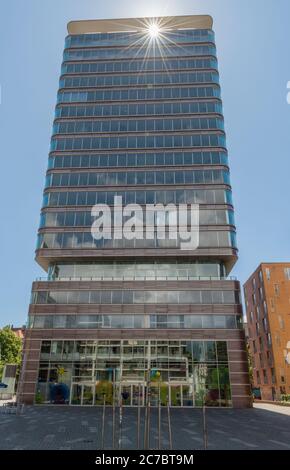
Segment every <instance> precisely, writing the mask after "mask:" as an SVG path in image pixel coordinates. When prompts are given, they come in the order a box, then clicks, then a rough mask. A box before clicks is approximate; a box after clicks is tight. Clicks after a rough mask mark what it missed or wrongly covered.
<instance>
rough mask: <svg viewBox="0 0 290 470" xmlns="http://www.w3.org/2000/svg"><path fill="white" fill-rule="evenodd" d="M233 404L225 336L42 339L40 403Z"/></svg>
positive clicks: (37, 397) (129, 404) (39, 382)
mask: <svg viewBox="0 0 290 470" xmlns="http://www.w3.org/2000/svg"><path fill="white" fill-rule="evenodd" d="M147 398H148V399H149V401H150V404H151V406H158V404H159V402H160V404H161V405H162V406H166V405H167V404H168V403H169V405H170V406H202V405H203V403H205V405H206V406H231V391H230V381H229V369H228V357H227V343H226V342H225V341H185V340H178V341H168V340H167V341H159V340H150V341H149V340H116V341H114V340H98V341H91V340H90V341H86V340H82V341H70V340H64V341H62V340H58V341H50V340H48V341H47V340H44V341H42V347H41V358H40V364H39V377H38V383H37V387H36V397H35V401H36V403H53V404H70V405H102V404H103V403H104V402H105V403H106V404H107V405H112V404H113V402H114V403H115V404H116V405H118V404H119V403H120V400H122V403H123V405H128V406H138V405H140V406H143V405H144V404H145V403H146V400H147Z"/></svg>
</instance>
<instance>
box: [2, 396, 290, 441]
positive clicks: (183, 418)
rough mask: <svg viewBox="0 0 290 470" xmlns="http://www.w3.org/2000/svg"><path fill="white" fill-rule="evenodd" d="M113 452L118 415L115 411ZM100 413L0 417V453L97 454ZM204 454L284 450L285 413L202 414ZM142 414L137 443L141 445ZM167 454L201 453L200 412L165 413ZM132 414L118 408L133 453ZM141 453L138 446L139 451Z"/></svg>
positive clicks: (271, 409)
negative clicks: (205, 437) (207, 451)
mask: <svg viewBox="0 0 290 470" xmlns="http://www.w3.org/2000/svg"><path fill="white" fill-rule="evenodd" d="M115 416H116V425H115V429H116V446H117V443H118V439H119V434H118V431H119V410H118V409H116V415H115ZM161 418H162V419H161V440H162V449H169V432H168V430H169V427H168V416H167V409H162V416H161ZM102 419H103V414H102V408H92V407H87V408H86V407H62V406H51V407H49V406H39V407H37V406H35V407H27V408H26V410H25V412H24V414H22V415H20V416H16V415H14V414H3V413H1V414H0V432H1V439H0V449H14V450H18V449H19V450H21V449H60V450H62V449H63V450H69V449H84V450H86V449H87V450H96V449H102ZM206 421H207V429H208V449H226V450H229V449H245V450H259V449H277V450H283V449H284V450H287V449H288V450H289V449H290V408H286V407H280V406H275V405H266V404H257V405H255V407H254V408H253V409H246V410H233V409H207V410H206ZM143 428H144V409H143V410H142V412H141V425H140V442H142V441H143ZM112 429H113V427H112V409H111V408H106V414H105V434H104V439H103V440H104V448H105V449H112V435H113V432H112ZM171 430H172V443H173V449H178V450H193V449H202V448H203V426H202V411H201V410H200V409H177V408H176V409H171ZM158 435H159V434H158V410H157V409H151V413H150V448H151V449H158ZM137 436H138V432H137V409H136V408H123V425H122V448H123V449H136V448H137ZM140 447H141V448H142V446H141V445H140Z"/></svg>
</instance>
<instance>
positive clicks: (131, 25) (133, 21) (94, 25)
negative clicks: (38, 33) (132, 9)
mask: <svg viewBox="0 0 290 470" xmlns="http://www.w3.org/2000/svg"><path fill="white" fill-rule="evenodd" d="M152 22H154V23H158V25H160V26H161V27H164V28H166V29H212V25H213V19H212V17H211V16H210V15H183V16H158V17H143V18H119V19H113V18H112V19H100V20H78V21H70V22H69V23H68V24H67V30H68V33H69V34H71V35H74V34H90V33H117V32H130V31H131V32H133V31H142V30H144V29H146V26H147V25H149V24H151V23H152Z"/></svg>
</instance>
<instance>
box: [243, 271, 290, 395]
mask: <svg viewBox="0 0 290 470" xmlns="http://www.w3.org/2000/svg"><path fill="white" fill-rule="evenodd" d="M244 292H245V302H246V312H247V323H248V340H249V351H250V357H251V362H252V369H253V387H254V388H255V389H259V391H260V396H261V398H262V399H263V400H279V399H281V397H282V395H286V394H288V395H289V393H290V318H289V299H290V263H261V264H260V265H259V266H258V268H257V269H256V270H255V271H254V273H253V274H252V275H251V276H250V277H249V279H248V280H247V282H246V283H245V284H244ZM257 392H258V390H257ZM258 395H259V393H258Z"/></svg>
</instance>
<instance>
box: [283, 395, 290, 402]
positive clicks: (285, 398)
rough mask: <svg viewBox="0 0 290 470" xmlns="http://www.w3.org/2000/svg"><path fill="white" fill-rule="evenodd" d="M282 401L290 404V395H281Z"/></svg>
mask: <svg viewBox="0 0 290 470" xmlns="http://www.w3.org/2000/svg"><path fill="white" fill-rule="evenodd" d="M281 400H282V401H289V402H290V394H288V395H281Z"/></svg>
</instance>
